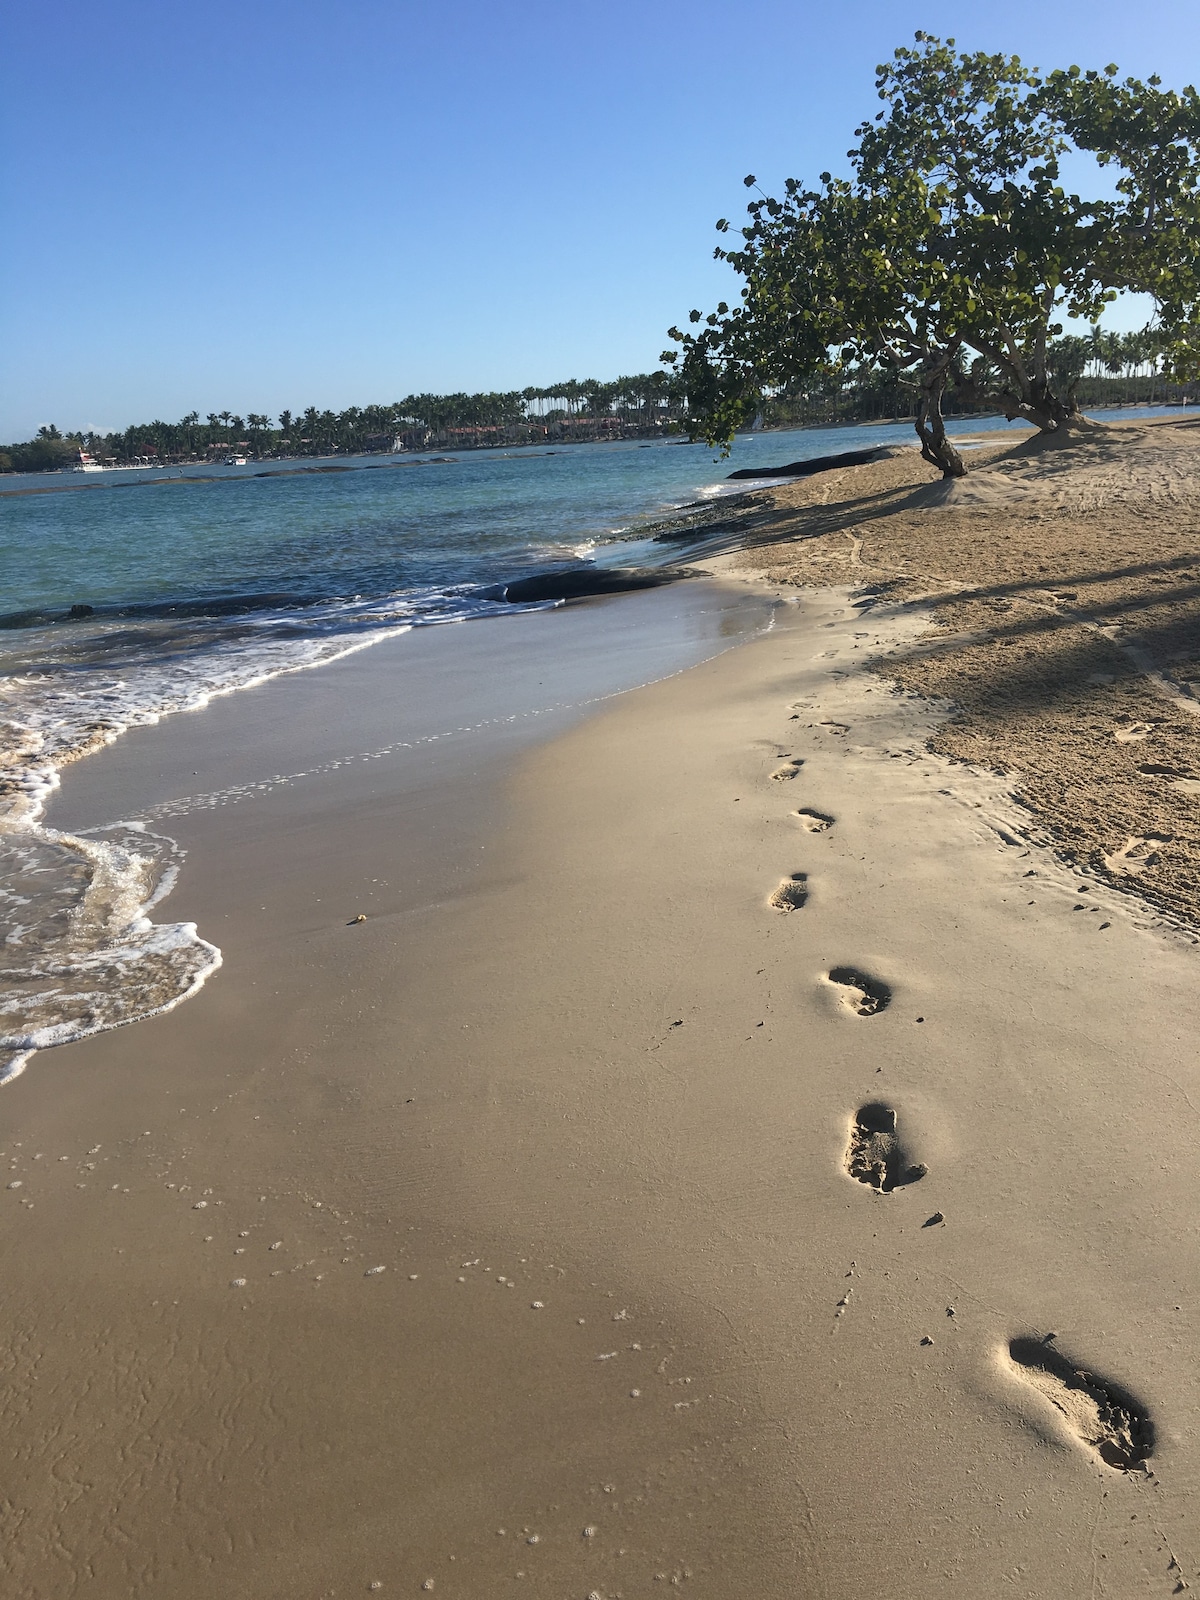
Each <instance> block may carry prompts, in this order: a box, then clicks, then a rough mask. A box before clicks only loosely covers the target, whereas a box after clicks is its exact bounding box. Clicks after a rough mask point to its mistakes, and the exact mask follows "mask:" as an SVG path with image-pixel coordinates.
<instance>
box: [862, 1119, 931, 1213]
mask: <svg viewBox="0 0 1200 1600" xmlns="http://www.w3.org/2000/svg"><path fill="white" fill-rule="evenodd" d="M846 1171H847V1172H848V1173H849V1174H850V1176H851V1177H852V1178H857V1179H858V1181H859V1183H867V1184H870V1186H871V1188H872V1189H874V1190H876V1191H877V1192H878V1193H879V1194H891V1192H892V1190H893V1189H902V1188H903V1187H904V1185H905V1184H907V1183H918V1182H919V1181H920V1180H921V1179H922V1178H923V1177H924V1176H925V1174H926V1173H927V1172H928V1171H929V1168H928V1167H926V1166H924V1165H922V1164H921V1163H920V1162H914V1161H910V1160H909V1157H908V1152H907V1151H906V1150H905V1148H904V1145H903V1142H902V1141H901V1139H900V1136H899V1134H898V1133H897V1132H896V1113H895V1112H894V1111H893V1110H892V1108H891V1106H885V1105H883V1104H882V1103H881V1102H880V1101H877V1100H876V1101H872V1102H871V1103H870V1105H865V1106H860V1107H859V1108H858V1110H857V1111H856V1112H855V1113H854V1124H853V1126H852V1127H851V1129H850V1148H849V1150H848V1151H847V1152H846Z"/></svg>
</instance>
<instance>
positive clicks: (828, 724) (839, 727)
mask: <svg viewBox="0 0 1200 1600" xmlns="http://www.w3.org/2000/svg"><path fill="white" fill-rule="evenodd" d="M817 726H818V727H821V728H824V729H825V732H826V733H832V734H835V735H836V736H837V737H838V738H841V737H842V736H843V735H845V734H847V733H849V732H850V724H849V723H848V722H834V721H833V719H832V718H826V720H825V721H824V722H820V723H818V724H817Z"/></svg>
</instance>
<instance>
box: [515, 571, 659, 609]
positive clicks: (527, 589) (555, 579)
mask: <svg viewBox="0 0 1200 1600" xmlns="http://www.w3.org/2000/svg"><path fill="white" fill-rule="evenodd" d="M687 576H688V574H687V573H686V572H684V571H682V570H681V569H680V568H678V567H677V568H674V569H673V570H672V571H670V572H661V571H657V570H655V569H654V568H647V567H587V568H585V569H584V570H582V571H579V570H578V569H574V570H571V571H567V572H540V573H537V574H535V576H534V577H532V578H517V579H515V580H514V581H513V582H512V583H509V584H506V585H505V587H504V598H505V599H506V600H508V601H510V602H513V603H517V602H521V603H526V604H527V603H529V602H530V601H537V600H579V599H582V598H584V597H585V596H587V595H596V594H625V593H626V592H627V591H629V590H631V589H656V588H657V587H658V586H659V584H663V583H673V582H674V581H675V579H676V578H681V577H687Z"/></svg>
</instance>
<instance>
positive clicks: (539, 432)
mask: <svg viewBox="0 0 1200 1600" xmlns="http://www.w3.org/2000/svg"><path fill="white" fill-rule="evenodd" d="M1050 358H1051V363H1052V365H1053V367H1054V370H1055V372H1056V374H1057V375H1058V376H1059V378H1060V380H1061V381H1062V382H1063V383H1064V386H1069V385H1071V384H1073V385H1074V386H1075V392H1076V395H1077V398H1078V399H1079V402H1080V404H1081V405H1083V406H1084V407H1094V406H1103V405H1127V404H1130V403H1131V402H1137V401H1154V400H1172V399H1173V400H1179V399H1183V398H1184V397H1186V398H1188V399H1195V398H1196V388H1195V385H1179V384H1175V383H1168V382H1167V381H1166V380H1165V379H1164V377H1163V376H1162V374H1161V372H1160V371H1159V370H1158V369H1159V365H1160V360H1159V348H1158V345H1157V342H1156V339H1155V335H1154V332H1153V330H1150V329H1144V330H1142V331H1141V332H1135V333H1110V332H1107V331H1106V330H1104V329H1102V328H1100V327H1099V326H1096V327H1093V328H1091V329H1090V330H1089V331H1088V333H1086V334H1083V335H1067V336H1065V337H1063V338H1060V339H1057V340H1055V341H1054V343H1053V345H1052V347H1051V351H1050ZM915 401H916V390H915V388H914V386H913V385H912V384H911V383H910V382H908V381H906V380H905V379H904V378H903V377H899V376H897V375H896V374H895V373H890V372H885V371H880V370H879V369H878V368H866V367H853V366H850V367H846V368H845V369H843V370H842V371H841V372H839V373H838V374H837V375H836V376H833V377H827V378H821V379H816V378H814V379H813V380H812V381H811V382H810V384H809V385H808V386H807V387H806V388H804V389H803V390H802V391H797V392H795V393H790V394H786V395H776V396H774V397H773V398H772V399H770V400H768V401H767V402H766V403H765V404H764V407H763V420H764V421H765V422H766V423H767V424H776V425H778V424H787V423H793V424H795V423H816V422H835V421H846V422H851V421H867V420H872V419H875V418H882V417H906V416H910V415H912V414H913V409H914V405H915ZM943 409H944V410H945V411H946V412H947V414H949V415H953V414H955V412H965V411H969V410H971V409H973V408H972V407H971V406H970V405H968V404H966V403H965V402H964V401H963V399H962V397H957V398H956V396H955V394H954V391H953V390H950V391H948V392H947V396H946V399H945V402H944V405H943ZM686 411H687V400H686V396H685V394H684V392H683V388H682V383H681V379H680V378H679V377H677V376H676V375H675V374H674V373H668V372H662V371H659V372H647V373H637V374H634V375H632V376H627V377H621V378H615V379H613V380H612V381H611V382H608V383H602V382H600V381H599V380H597V379H595V378H583V379H577V378H570V379H568V380H567V381H566V382H563V383H555V384H551V385H549V386H548V387H547V388H544V389H539V388H527V389H512V390H507V391H504V392H502V393H501V392H494V391H493V392H489V393H481V394H465V393H458V394H410V395H407V396H406V397H405V398H404V399H403V400H397V401H396V402H395V403H394V404H392V405H390V406H389V405H374V406H348V407H347V408H346V410H344V411H330V410H324V411H320V410H318V409H317V408H316V407H315V406H309V407H308V408H307V410H305V411H302V412H292V411H281V412H280V413H279V416H278V418H277V419H276V421H275V422H274V423H273V422H272V420H271V418H270V417H269V416H266V415H265V414H263V413H261V412H254V411H248V412H247V413H246V415H245V416H244V417H243V416H239V415H238V414H237V413H236V412H233V411H216V412H213V411H210V412H209V413H208V414H207V415H206V416H205V417H204V418H203V420H202V419H201V416H200V413H199V412H197V411H191V412H189V413H188V415H187V416H185V417H182V418H181V419H180V420H179V421H178V422H162V421H158V420H156V421H154V422H146V423H138V424H135V425H134V426H133V427H130V428H126V429H125V430H124V432H121V433H110V434H103V435H101V434H95V433H78V432H76V433H68V434H62V433H60V432H59V430H58V429H57V428H56V427H54V426H53V425H52V424H51V425H48V426H46V427H43V428H40V429H39V430H38V435H37V437H36V438H35V439H32V440H29V441H27V442H26V443H24V444H16V445H10V446H9V447H8V448H7V449H6V450H0V471H18V472H38V471H46V470H49V469H51V468H55V467H65V466H71V465H73V464H75V463H76V462H77V461H78V459H79V453H80V451H81V450H82V451H87V452H88V453H89V454H90V455H92V456H94V457H95V458H96V459H97V460H100V461H116V462H131V461H148V462H154V461H157V462H167V461H172V462H179V461H198V460H206V459H207V460H211V459H220V458H221V457H222V456H223V455H226V454H228V453H230V452H236V453H242V452H245V453H246V454H248V455H251V456H254V457H256V458H260V459H261V458H263V457H272V456H274V457H279V456H318V455H320V456H325V455H353V454H359V453H364V452H368V451H372V450H391V449H393V448H395V447H396V446H397V443H399V444H400V445H401V446H403V447H404V448H407V449H425V448H428V447H435V448H436V447H438V446H444V445H448V446H452V447H454V448H456V449H465V448H470V447H472V446H484V445H496V444H529V443H534V442H538V441H541V440H546V439H555V440H582V439H603V438H622V437H624V438H629V437H649V436H653V435H655V434H659V433H662V432H664V431H665V430H666V429H668V428H670V426H671V425H672V424H673V423H678V422H679V421H680V420H681V419H682V418H683V417H684V416H685V415H686Z"/></svg>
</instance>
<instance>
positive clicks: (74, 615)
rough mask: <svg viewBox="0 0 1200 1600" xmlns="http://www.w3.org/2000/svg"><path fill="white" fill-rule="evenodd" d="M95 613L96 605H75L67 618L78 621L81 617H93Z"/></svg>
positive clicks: (69, 620) (70, 620)
mask: <svg viewBox="0 0 1200 1600" xmlns="http://www.w3.org/2000/svg"><path fill="white" fill-rule="evenodd" d="M95 614H96V608H95V606H84V605H74V606H72V607H71V609H70V610H69V611H68V612H67V620H68V622H75V621H78V619H79V618H80V617H91V616H95Z"/></svg>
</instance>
